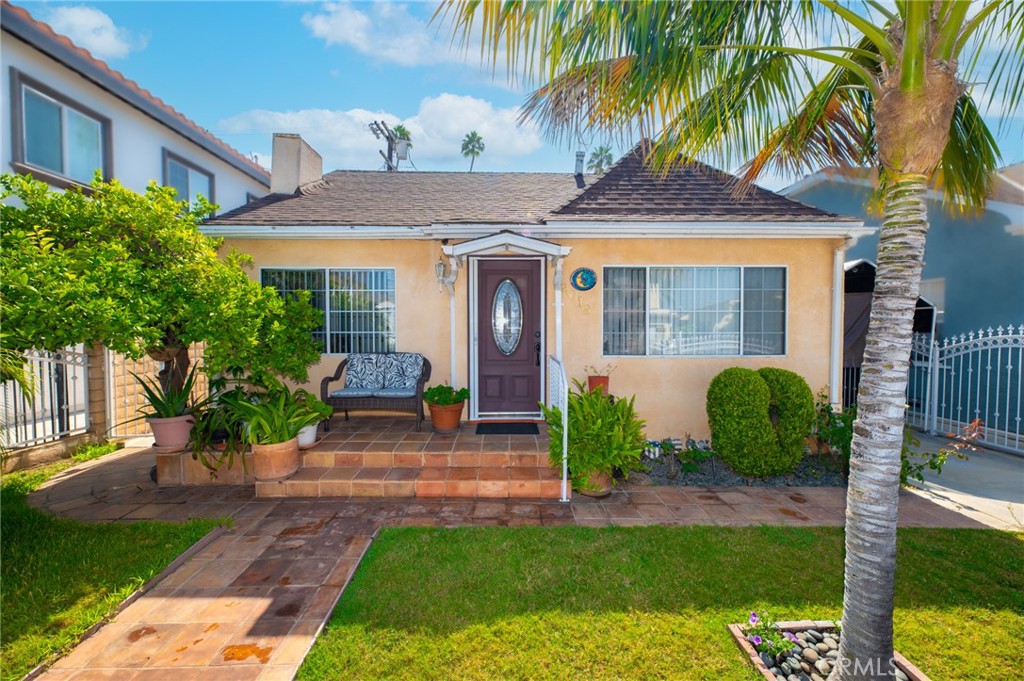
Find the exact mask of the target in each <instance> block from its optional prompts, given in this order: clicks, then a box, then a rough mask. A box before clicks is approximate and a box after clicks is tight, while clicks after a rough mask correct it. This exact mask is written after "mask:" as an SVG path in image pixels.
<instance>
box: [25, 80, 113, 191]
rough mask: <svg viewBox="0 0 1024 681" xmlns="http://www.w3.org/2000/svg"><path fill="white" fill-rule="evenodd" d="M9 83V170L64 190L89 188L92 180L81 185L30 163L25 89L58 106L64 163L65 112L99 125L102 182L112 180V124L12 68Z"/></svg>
mask: <svg viewBox="0 0 1024 681" xmlns="http://www.w3.org/2000/svg"><path fill="white" fill-rule="evenodd" d="M10 81H11V100H10V101H11V167H12V168H13V169H14V170H15V171H17V172H19V173H22V174H30V175H32V176H33V177H35V178H36V179H39V180H42V181H44V182H47V183H48V184H51V185H53V186H55V187H59V188H61V189H67V188H68V187H83V188H85V189H88V188H89V182H91V181H92V178H90V180H89V182H82V181H81V180H76V179H74V178H72V177H70V176H68V175H65V174H64V173H63V172H61V171H57V170H53V169H51V168H44V167H43V166H38V165H35V164H33V163H29V161H28V160H27V154H26V139H25V133H26V126H25V100H24V97H25V90H26V88H28V89H29V90H32V91H33V92H35V93H36V94H38V95H40V96H42V97H44V98H46V99H49V100H52V101H53V102H54V103H56V104H57V105H58V106H60V107H61V121H62V126H63V127H62V130H61V140H60V145H61V163H62V164H64V163H65V162H66V161H67V160H68V159H67V154H68V150H67V144H66V139H65V137H64V130H66V128H67V125H66V120H67V115H66V113H65V110H66V109H72V110H74V111H75V112H76V113H78V114H79V115H81V116H84V117H86V118H90V119H92V120H93V121H95V122H96V123H98V124H99V126H100V153H101V154H102V159H101V160H102V164H103V165H102V167H101V168H100V170H101V172H102V173H103V179H104V180H107V181H109V180H110V179H111V178H113V177H114V144H113V123H112V122H111V120H110V119H109V118H107V117H106V116H104V115H102V114H101V113H99V112H97V111H95V110H94V109H92V108H90V107H88V106H86V105H84V104H82V103H81V102H79V101H77V100H75V99H72V98H71V97H68V96H67V95H65V94H62V93H61V92H58V91H57V90H55V89H53V88H51V87H49V86H47V85H46V84H44V83H42V82H40V81H38V80H36V79H35V78H32V77H31V76H29V75H26V74H25V73H23V72H21V71H19V70H18V69H16V68H14V67H13V66H12V67H11V68H10Z"/></svg>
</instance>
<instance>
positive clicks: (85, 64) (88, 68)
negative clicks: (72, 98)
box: [0, 0, 270, 187]
mask: <svg viewBox="0 0 1024 681" xmlns="http://www.w3.org/2000/svg"><path fill="white" fill-rule="evenodd" d="M0 13H2V16H3V20H2V22H0V24H2V26H3V29H4V30H5V31H7V32H9V33H10V34H11V35H12V36H16V37H17V38H19V39H21V40H23V41H25V42H26V43H28V44H29V45H32V46H33V47H35V48H36V49H38V50H40V51H42V52H44V53H45V54H47V55H49V56H50V57H52V58H53V59H56V60H57V61H59V62H60V63H62V64H64V65H65V66H67V67H68V68H70V69H72V70H74V71H77V72H79V73H80V74H81V75H82V76H84V77H86V78H88V79H89V80H92V81H93V82H95V83H96V84H97V85H99V86H100V87H102V88H104V89H106V90H109V91H110V92H111V93H113V94H114V95H116V96H117V97H120V98H121V99H124V100H125V101H126V102H128V103H129V104H131V105H132V106H134V107H136V108H138V109H139V110H141V111H142V112H143V113H145V114H147V115H149V116H151V117H153V118H155V119H156V120H157V121H159V122H160V123H163V124H164V125H167V126H168V127H170V128H171V129H172V130H174V131H175V132H177V133H179V134H181V135H184V136H185V137H186V138H188V139H190V140H191V141H192V142H195V143H196V144H198V145H199V146H201V147H203V148H204V149H206V150H207V151H209V152H210V153H212V154H214V155H215V156H218V157H219V158H221V159H222V160H223V161H225V162H227V163H228V164H230V165H232V166H234V167H235V168H238V169H239V170H241V171H242V172H244V173H246V174H247V175H249V176H250V177H252V178H253V179H255V180H257V181H259V182H262V183H263V184H265V185H267V186H268V187H269V186H270V173H269V172H268V171H267V169H266V168H264V167H263V166H261V165H259V164H257V163H255V162H254V161H252V160H251V159H249V158H247V157H246V156H244V155H242V154H241V153H239V152H238V151H237V150H236V149H234V148H232V147H230V146H228V145H227V144H226V143H225V142H224V141H222V140H221V139H220V138H218V137H217V136H216V135H214V134H213V133H211V132H210V131H208V130H206V129H204V128H202V127H200V126H199V124H198V123H195V122H194V121H192V120H190V119H188V118H186V117H185V116H184V115H183V114H181V113H180V112H178V111H177V110H175V109H174V107H172V106H171V105H169V104H167V103H166V102H164V101H163V100H162V99H160V98H159V97H157V96H156V95H154V94H153V93H152V92H150V91H149V90H146V89H145V88H143V87H142V86H140V85H139V84H138V83H136V82H135V81H133V80H130V79H128V78H126V77H125V76H124V75H123V74H121V73H120V72H118V71H115V70H114V69H112V68H110V67H109V66H107V64H106V63H105V62H103V61H101V60H99V59H96V58H95V57H93V56H92V55H91V54H90V53H89V51H88V50H85V49H83V48H81V47H78V46H77V45H75V44H74V43H73V42H72V41H71V40H70V39H69V38H67V37H66V36H63V35H60V34H59V33H57V32H55V31H54V30H53V29H52V28H50V26H49V25H48V24H45V23H43V22H41V21H37V20H36V19H34V18H33V17H32V15H31V14H30V13H29V12H28V11H27V10H25V9H24V8H22V7H16V6H14V5H12V4H10V3H9V2H7V0H3V2H2V3H0Z"/></svg>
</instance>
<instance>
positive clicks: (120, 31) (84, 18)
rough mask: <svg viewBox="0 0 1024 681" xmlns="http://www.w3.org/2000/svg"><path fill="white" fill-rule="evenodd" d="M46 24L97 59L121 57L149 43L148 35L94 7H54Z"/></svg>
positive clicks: (47, 17)
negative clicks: (121, 24) (116, 23)
mask: <svg viewBox="0 0 1024 681" xmlns="http://www.w3.org/2000/svg"><path fill="white" fill-rule="evenodd" d="M46 23H48V24H49V25H50V27H51V28H53V30H54V31H56V32H57V33H61V34H63V35H66V36H67V37H69V38H71V40H72V42H74V43H75V44H76V45H78V46H79V47H83V48H85V49H87V50H89V52H91V53H92V55H93V56H94V57H96V58H98V59H120V58H122V57H126V56H128V53H129V52H137V51H138V50H142V49H144V48H145V47H146V44H147V43H148V42H149V37H148V36H146V35H143V34H140V33H134V32H133V31H130V30H128V29H126V28H121V27H120V26H117V25H115V24H114V20H113V19H111V18H110V17H109V16H108V15H107V14H106V13H105V12H102V11H100V10H98V9H96V8H95V7H85V6H79V7H55V8H53V9H52V10H50V11H49V12H48V13H47V15H46Z"/></svg>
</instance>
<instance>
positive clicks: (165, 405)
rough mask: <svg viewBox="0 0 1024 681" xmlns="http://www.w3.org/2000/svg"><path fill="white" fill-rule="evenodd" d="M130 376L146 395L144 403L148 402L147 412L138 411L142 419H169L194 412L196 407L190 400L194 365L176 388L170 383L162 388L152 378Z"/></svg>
mask: <svg viewBox="0 0 1024 681" xmlns="http://www.w3.org/2000/svg"><path fill="white" fill-rule="evenodd" d="M132 376H134V377H135V380H137V381H138V382H139V384H140V385H141V386H142V390H143V392H144V393H145V394H146V401H147V402H149V411H144V410H142V409H140V410H139V412H140V413H141V414H142V416H143V417H145V418H154V419H170V418H174V417H176V416H185V415H186V414H191V413H193V412H194V411H195V409H196V407H197V405H196V403H195V402H194V401H193V399H192V388H193V387H194V386H195V382H196V367H195V366H194V365H193V367H192V368H191V369H190V370H189V372H188V374H187V375H186V376H185V380H184V382H182V385H181V387H177V386H176V385H174V382H173V381H172V382H171V383H170V384H169V385H168V386H167V387H166V388H164V387H161V385H160V382H159V381H157V380H156V379H154V378H150V377H143V376H139V375H138V374H136V373H132Z"/></svg>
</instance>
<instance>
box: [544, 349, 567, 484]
mask: <svg viewBox="0 0 1024 681" xmlns="http://www.w3.org/2000/svg"><path fill="white" fill-rule="evenodd" d="M548 381H549V383H548V386H549V387H548V406H549V407H550V408H552V409H554V408H556V407H557V408H558V410H559V412H560V413H561V414H562V497H561V499H560V501H569V380H568V379H567V378H566V376H565V365H564V364H562V362H561V361H560V360H558V359H557V358H555V356H554V355H548Z"/></svg>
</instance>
